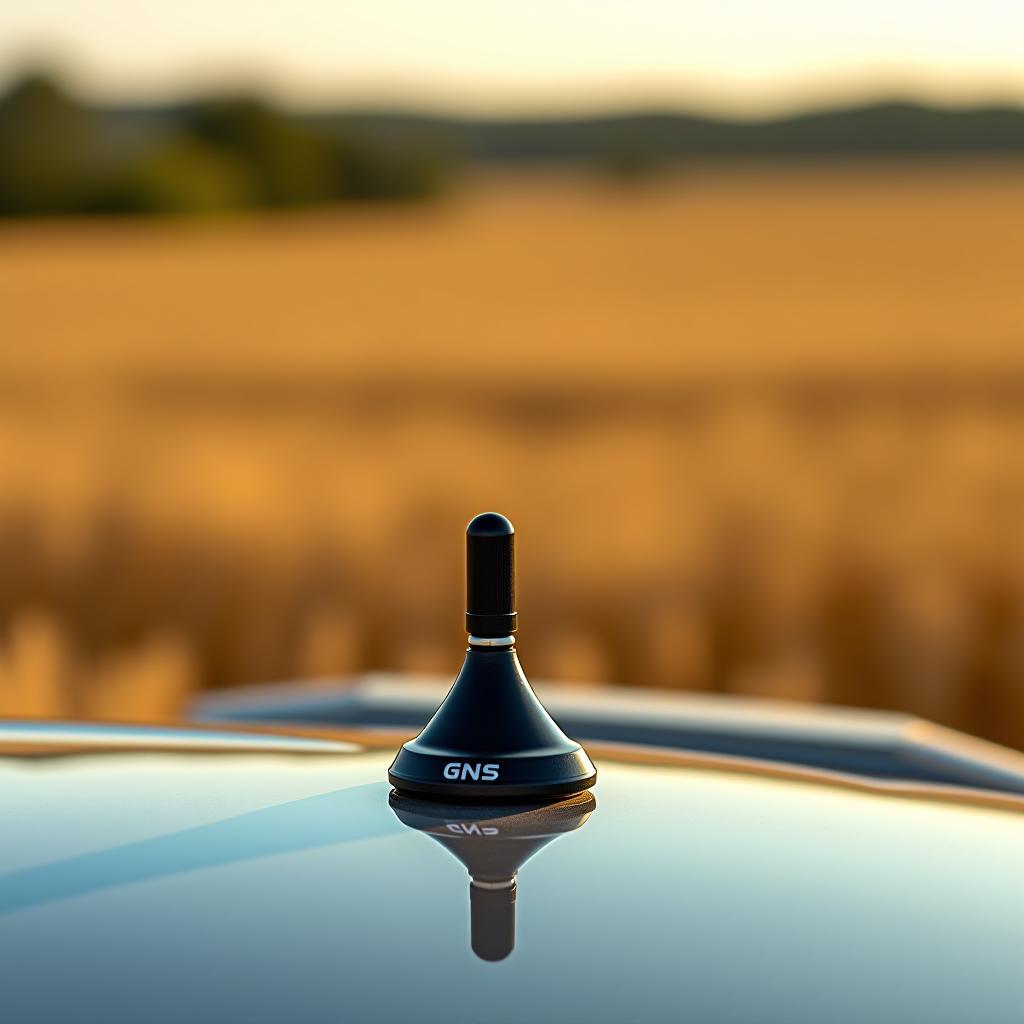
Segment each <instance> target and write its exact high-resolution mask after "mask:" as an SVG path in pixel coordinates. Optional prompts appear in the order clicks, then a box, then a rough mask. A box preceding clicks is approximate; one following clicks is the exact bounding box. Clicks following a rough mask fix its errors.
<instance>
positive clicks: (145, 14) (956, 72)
mask: <svg viewBox="0 0 1024 1024" xmlns="http://www.w3.org/2000/svg"><path fill="white" fill-rule="evenodd" d="M29 61H33V62H37V63H39V62H45V63H47V64H49V65H53V66H56V67H58V68H59V69H61V70H62V71H63V72H64V73H65V74H66V75H67V77H68V78H69V80H70V81H71V83H72V84H74V85H76V86H78V87H79V88H81V89H82V90H83V91H85V92H87V93H89V94H91V95H93V96H95V97H97V98H102V99H116V100H125V99H128V100H162V99H169V98H174V97H180V96H187V95H190V94H193V93H196V92H199V91H203V90H207V89H209V88H211V87H214V88H232V87H234V88H237V87H243V86H254V87H258V88H260V89H261V90H263V91H266V92H267V93H269V94H271V95H274V96H276V97H278V98H279V99H281V100H283V101H286V102H289V103H294V104H298V105H304V106H322V107H326V106H337V105H346V104H366V103H377V104H399V105H405V106H412V107H441V108H448V109H452V110H456V111H459V110H461V111H467V112H489V113H506V114H510V113H516V112H541V113H543V112H551V113H557V112H562V111H565V110H573V109H579V110H587V109H599V108H608V107H614V106H636V105H644V104H648V105H651V104H653V105H661V106H680V107H695V108H704V109H708V110H717V111H722V112H730V113H740V114H744V113H751V114H759V113H771V112H774V111H778V110H785V109H793V108H799V107H814V106H823V105H829V104H832V103H837V102H843V101H855V100H863V99H870V98H879V97H892V96H902V97H909V98H917V99H924V100H931V101H936V102H942V103H954V104H965V103H975V102H990V101H1014V102H1016V101H1024V4H1022V3H1021V2H1020V0H973V2H971V3H965V2H943V0H898V2H893V0H861V2H859V3H856V4H851V3H842V4H841V3H821V2H820V0H777V2H774V3H764V2H763V0H699V2H691V3H678V2H673V0H632V2H631V3H623V2H618V3H606V2H600V0H558V2H554V3H552V2H551V0H519V2H518V3H509V2H508V0H433V2H431V3H423V2H422V0H348V2H344V0H291V2H289V3H280V2H278V3H262V4H260V3H256V4H254V3H252V2H251V0H246V2H242V0H219V2H214V3H210V2H208V0H203V2H201V0H177V2H176V3H173V4H168V3H165V2H162V0H160V2H158V0H91V2H89V3H82V2H80V0H33V2H32V3H7V4H2V5H0V79H9V78H10V77H11V76H13V75H14V74H16V73H17V72H18V70H19V69H20V68H22V67H23V66H24V65H25V63H26V62H29Z"/></svg>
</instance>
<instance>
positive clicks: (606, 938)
mask: <svg viewBox="0 0 1024 1024" xmlns="http://www.w3.org/2000/svg"><path fill="white" fill-rule="evenodd" d="M351 738H352V737H349V740H351ZM357 738H358V737H357ZM365 742H366V744H368V745H369V746H365V747H361V746H359V745H358V744H356V745H354V744H353V743H352V742H339V743H334V742H332V741H331V740H330V739H322V738H321V739H315V740H309V741H306V740H303V739H302V738H291V739H289V738H285V737H271V738H269V739H263V738H259V737H255V738H252V737H245V736H243V735H241V734H238V733H232V732H216V733H215V732H209V731H198V730H197V731H195V732H193V731H188V730H186V731H180V732H176V731H174V730H162V731H160V732H159V733H157V734H153V733H150V732H148V731H147V730H117V729H102V728H97V729H93V730H89V729H84V730H76V729H75V728H74V727H68V728H66V729H64V730H59V729H58V730H56V731H54V730H50V731H49V732H47V731H46V729H45V728H42V727H36V731H35V732H34V733H33V731H32V730H31V729H29V730H23V729H19V728H18V727H16V726H11V727H8V728H6V729H4V730H2V732H0V752H2V753H3V755H4V756H3V757H2V759H0V822H2V838H0V950H2V955H0V986H2V987H0V992H2V1000H3V1003H2V1005H3V1007H4V1014H5V1017H6V1019H8V1020H12V1021H23V1020H24V1021H29V1020H31V1021H58V1020H61V1021H63V1020H70V1019H76V1020H96V1021H122V1020H123V1021H139V1020H147V1021H171V1020H175V1021H178V1020H193V1021H195V1020H239V1021H297V1020H298V1021H305V1020H309V1021H314V1020H315V1021H321V1020H359V1021H361V1020H384V1021H416V1020H424V1021H434V1020H436V1021H446V1022H451V1021H524V1020H531V1021H567V1022H569V1021H573V1022H575V1021H593V1022H599V1021H609V1022H611V1021H615V1022H621V1021H646V1020H650V1021H679V1020H695V1021H737V1022H739V1021H744V1022H747V1021H759V1022H766V1021H779V1022H799V1021H815V1022H818V1021H822V1020H828V1021H833V1022H834V1021H850V1022H853V1021H857V1022H862V1021H900V1022H905V1021H929V1022H944V1021H958V1022H959V1021H978V1022H983V1021H984V1022H988V1021H991V1022H1001V1021H1007V1022H1009V1021H1014V1022H1017V1021H1019V1020H1020V1017H1021V1006H1022V998H1021V994H1020V992H1021V989H1020V981H1019V962H1020V951H1021V949H1024V883H1022V881H1021V865H1022V864H1024V801H1022V800H1020V798H1017V797H1013V796H997V795H993V796H991V797H985V796H982V795H978V794H973V795H972V794H968V793H957V792H955V791H942V790H938V789H929V788H928V787H917V788H916V789H915V788H910V787H895V786H893V787H885V786H879V785H873V784H871V783H867V782H859V781H856V780H850V779H842V778H840V777H838V776H835V777H829V776H827V775H823V774H815V773H813V772H810V771H807V770H801V771H794V770H783V769H780V770H775V769H772V768H770V767H766V766H761V767H759V766H757V765H750V766H749V767H746V768H745V767H744V766H743V765H741V764H738V763H729V762H724V761H723V762H716V761H715V760H714V759H711V758H698V757H689V758H687V757H674V756H671V755H664V756H660V755H654V754H646V755H643V754H640V755H636V756H634V755H632V754H630V753H629V752H627V751H619V752H613V751H610V750H601V748H599V747H595V748H594V750H593V753H594V756H595V760H599V769H600V780H599V783H598V786H597V788H596V789H595V790H594V791H593V794H594V797H595V798H596V808H594V809H593V810H592V812H591V813H590V814H589V818H587V819H586V820H585V822H583V823H582V824H581V825H580V827H578V828H576V829H575V830H574V831H570V832H567V833H565V834H564V835H559V836H557V837H556V838H554V839H553V840H552V841H550V842H548V843H547V844H546V845H544V846H543V848H542V849H539V850H538V852H536V853H535V854H534V855H533V856H532V857H531V858H530V859H528V860H527V861H526V862H525V863H524V864H522V865H521V866H520V871H519V878H518V900H517V910H516V912H517V934H516V943H515V949H514V951H513V952H512V953H511V954H510V955H509V956H507V957H506V958H505V959H502V960H500V961H498V962H493V963H492V962H486V961H485V960H482V959H480V958H479V957H478V956H476V955H474V953H473V951H472V950H471V948H470V941H469V908H468V900H467V884H468V875H467V870H466V867H465V866H464V864H463V863H461V862H460V861H459V860H458V859H457V858H456V857H455V856H453V855H452V853H451V852H450V851H449V850H448V849H446V848H445V847H444V846H443V845H441V844H440V843H438V842H437V841H435V839H434V838H433V837H432V836H431V835H429V834H425V833H424V832H422V831H419V830H417V829H416V828H410V827H407V825H405V824H403V823H402V821H401V820H400V819H399V817H398V816H397V815H396V813H395V812H394V811H393V809H392V808H391V806H389V800H388V798H389V793H390V787H389V786H388V785H387V783H386V781H385V776H386V771H387V767H388V764H389V763H390V760H391V757H392V755H393V753H394V747H393V746H391V745H390V741H389V742H388V745H386V746H381V748H380V749H371V747H372V745H374V744H378V743H379V742H380V741H379V740H377V739H375V738H373V737H366V738H365ZM490 820H493V818H492V819H490ZM463 823H464V820H463Z"/></svg>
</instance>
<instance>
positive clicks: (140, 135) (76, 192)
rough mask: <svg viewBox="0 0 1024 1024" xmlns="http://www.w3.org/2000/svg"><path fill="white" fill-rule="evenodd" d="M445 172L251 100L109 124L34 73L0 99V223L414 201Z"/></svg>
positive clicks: (414, 152) (419, 153)
mask: <svg viewBox="0 0 1024 1024" xmlns="http://www.w3.org/2000/svg"><path fill="white" fill-rule="evenodd" d="M137 122H141V123H137ZM446 169H447V161H445V160H444V159H443V157H442V156H441V154H440V153H439V152H437V151H435V150H433V149H430V148H429V147H427V146H415V147H413V146H409V145H390V144H388V143H386V142H382V141H376V140H367V139H355V138H350V137H347V136H346V135H345V134H344V133H340V132H338V131H337V130H333V129H331V128H330V127H328V126H324V125H317V124H314V123H311V122H310V121H308V120H305V119H302V118H300V117H296V116H292V115H289V114H286V113H284V112H283V111H281V110H279V109H277V108H275V107H274V106H272V105H271V104H269V103H266V102H264V101H263V100H260V99H257V98H254V97H244V96H242V97H236V98H224V99H211V100H203V101H199V102H196V103H192V104H188V105H186V106H182V107H180V108H176V109H174V110H173V111H169V112H162V115H160V114H157V113H154V114H153V115H152V116H151V117H150V118H148V119H144V118H135V119H132V118H130V117H121V118H117V117H116V116H113V115H112V114H111V113H110V112H100V111H96V110H92V109H90V108H89V107H87V106H85V105H83V104H82V103H79V102H78V101H77V100H75V99H74V98H73V97H72V96H71V95H70V94H69V93H67V92H66V91H65V90H64V89H62V88H61V87H60V85H59V84H58V83H57V82H56V81H55V80H54V79H52V78H50V77H48V76H46V75H44V74H38V73H36V74H31V75H28V76H26V77H24V78H23V79H21V80H20V81H18V82H16V83H15V84H14V85H13V86H12V87H11V88H10V89H9V90H8V91H7V93H6V94H5V95H4V96H2V97H0V216H19V215H37V214H71V213H107V214H110V213H116V214H136V213H139V214H147V213H166V214H175V213H204V212H211V211H215V210H230V209H245V208H252V207H258V208H274V207H294V206H303V205H311V204H316V203H330V202H340V201H347V200H394V199H419V198H424V197H427V196H431V195H434V194H435V193H437V192H438V191H439V190H440V189H441V187H442V186H443V184H444V182H445V178H446Z"/></svg>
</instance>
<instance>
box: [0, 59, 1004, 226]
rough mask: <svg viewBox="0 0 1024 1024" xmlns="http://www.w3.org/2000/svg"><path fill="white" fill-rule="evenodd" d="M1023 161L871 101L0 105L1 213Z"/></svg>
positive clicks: (246, 100)
mask: <svg viewBox="0 0 1024 1024" xmlns="http://www.w3.org/2000/svg"><path fill="white" fill-rule="evenodd" d="M965 155H966V156H970V155H974V156H985V157H993V156H996V157H1017V158H1019V157H1021V156H1024V110H1020V109H1017V108H1012V107H978V108H974V109H955V110H954V109H949V110H946V109H939V108H932V107H924V106H920V105H916V104H912V103H897V102H892V103H877V104H873V105H869V106H862V107H850V108H846V109H834V110H825V111H817V112H810V113H802V114H796V115H792V116H787V117H781V118H775V119H771V120H746V121H744V120H722V119H716V118H711V117H703V116H697V115H693V114H688V113H685V112H654V113H651V112H644V111H636V112H633V113H626V114H621V115H609V116H604V117H577V118H561V119H553V118H549V119H544V118H540V119H532V120H487V119H472V118H460V117H447V116H443V115H430V114H403V113H400V112H394V111H392V112H388V111H353V110H349V111H341V112H337V113H328V114H321V115H317V116H312V115H302V114H294V113H286V112H285V111H282V110H280V109H278V108H276V107H274V106H273V105H272V104H270V103H267V102H266V101H264V100H261V99H258V98H256V97H252V96H238V97H234V98H219V99H208V100H200V101H197V102H194V103H188V104H182V105H179V106H173V107H151V108H142V107H123V108H103V109H100V108H92V107H89V106H86V105H84V104H82V103H80V102H78V101H77V100H75V99H74V97H72V96H71V95H70V94H69V93H67V92H66V91H65V90H63V89H62V88H61V87H60V86H59V84H58V83H57V82H56V80H55V79H54V78H52V77H49V76H47V75H45V74H40V73H34V74H31V75H28V76H26V77H24V78H22V79H21V80H20V81H18V82H16V83H15V84H14V85H13V86H12V87H10V88H9V89H8V91H7V92H6V94H4V95H3V96H0V216H18V215H31V214H67V213H125V214H129V213H202V212H209V211H214V210H222V209H243V208H275V207H294V206H302V205H310V204H315V203H330V202H344V201H352V200H405V199H422V198H426V197H430V196H433V195H436V194H437V193H438V192H439V191H441V190H442V189H443V188H444V187H445V185H446V184H447V183H448V181H449V180H450V177H451V171H452V168H453V166H454V164H455V161H456V158H458V159H459V160H461V161H466V162H470V163H474V164H501V165H523V164H551V163H560V164H576V165H582V166H585V167H590V168H594V169H596V170H598V171H599V172H601V173H603V174H605V175H607V176H610V177H612V178H614V179H617V180H619V181H624V182H629V181H640V180H643V179H646V178H647V177H649V176H650V175H651V174H652V173H655V172H661V171H663V170H665V169H666V168H672V167H677V166H679V165H680V164H681V163H685V162H692V161H700V160H708V159H712V160H716V161H722V160H730V161H737V160H766V159H767V160H779V159H807V158H813V159H830V158H831V159H842V160H849V159H851V158H856V157H863V156H868V157H899V158H901V159H903V158H922V157H924V158H936V157H950V156H952V157H961V156H965Z"/></svg>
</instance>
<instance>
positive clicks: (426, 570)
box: [0, 163, 1024, 745]
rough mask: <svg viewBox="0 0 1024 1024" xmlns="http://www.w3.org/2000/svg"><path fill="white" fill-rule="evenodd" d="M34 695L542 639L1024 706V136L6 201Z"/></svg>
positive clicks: (9, 342)
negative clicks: (253, 197)
mask: <svg viewBox="0 0 1024 1024" xmlns="http://www.w3.org/2000/svg"><path fill="white" fill-rule="evenodd" d="M0 339H2V344H0V712H2V713H7V714H32V715H83V716H89V717H115V718H134V719H146V718H153V717H159V716H165V715H174V714H177V713H180V710H181V708H182V707H183V705H184V702H185V701H186V700H187V699H188V697H189V695H190V694H192V693H193V692H194V691H196V690H197V689H198V688H201V687H206V686H227V685H232V684H236V683H242V682H248V681H264V680H278V679H288V678H301V677H310V676H333V675H339V676H344V675H348V674H351V673H355V672H358V671H362V670H364V669H368V668H393V669H399V670H422V671H430V672H440V673H451V672H453V671H454V670H455V669H457V667H458V662H459V659H460V650H461V638H462V633H461V620H460V611H461V600H462V593H461V588H462V581H461V571H462V561H461V559H462V529H463V527H464V525H465V522H466V521H467V520H468V519H469V518H470V517H471V516H472V515H473V514H475V513H477V512H480V511H483V510H486V509H496V510H499V511H502V512H504V513H505V514H507V515H509V516H510V517H511V518H512V519H513V521H514V522H515V523H516V526H517V529H518V532H519V534H520V545H519V563H520V593H521V604H520V620H521V642H520V648H521V651H522V655H523V659H524V664H525V666H526V668H527V671H528V672H529V673H530V674H531V675H533V676H535V677H538V678H541V677H547V678H556V679H564V680H583V681H587V680H601V681H610V682H618V683H622V684H624V685H644V686H658V687H679V688H686V689H698V690H714V691H720V692H735V693H749V694H757V695H762V696H774V697H780V698H795V699H803V700H814V701H819V700H820V701H833V702H840V703H846V704H863V705H868V706H876V707H893V708H903V709H906V710H910V711H913V712H916V713H920V714H923V715H926V716H928V717H931V718H933V719H936V720H939V721H942V722H946V723H949V724H952V725H956V726H959V727H962V728H965V729H968V730H970V731H974V732H977V733H980V734H983V735H986V736H990V737H992V738H995V739H998V740H1001V741H1004V742H1009V743H1014V744H1017V745H1024V537H1022V531H1021V529H1020V523H1021V522H1022V515H1024V456H1022V452H1024V445H1022V441H1024V169H1022V168H1021V167H1020V166H1018V165H1013V164H1009V165H998V164H977V163H975V164H953V163H949V164H927V163H918V164H905V165H892V164H888V165H886V164H861V165H856V166H855V165H849V166H836V165H833V166H824V165H822V166H815V165H802V166H791V167H785V166H775V167H767V166H766V167H757V168H746V169H728V168H721V167H704V168H699V169H693V170H691V171H689V172H686V173H682V174H679V175H675V176H672V177H668V178H664V179H660V180H656V181H654V182H652V183H650V184H648V185H646V186H642V187H631V188H625V187H614V186H611V185H609V184H607V183H603V182H601V181H598V180H596V179H595V180H589V179H586V178H583V177H579V176H572V175H569V174H566V175H564V176H558V175H555V174H551V173H548V174H547V175H545V176H538V177H535V178H530V177H527V176H519V177H516V178H511V177H510V178H498V177H494V178H481V179H479V180H473V181H469V182H467V183H466V185H465V187H464V188H463V189H462V190H461V191H459V192H457V193H456V194H455V195H454V196H452V197H451V198H450V199H448V200H446V201H444V202H441V203H437V204H433V205H423V206H412V207H408V206H405V207H402V206H399V207H368V208H363V209H352V210H339V211H328V212H322V211H320V212H315V213H313V212H310V213H304V214H290V215H287V216H279V217H260V218H222V219H211V220H205V221H173V220H171V221H135V222H105V221H77V222H50V223H46V222H37V223H28V222H22V223H14V222H9V223H6V224H3V225H0Z"/></svg>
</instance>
